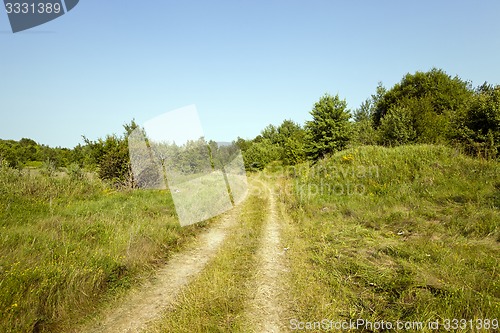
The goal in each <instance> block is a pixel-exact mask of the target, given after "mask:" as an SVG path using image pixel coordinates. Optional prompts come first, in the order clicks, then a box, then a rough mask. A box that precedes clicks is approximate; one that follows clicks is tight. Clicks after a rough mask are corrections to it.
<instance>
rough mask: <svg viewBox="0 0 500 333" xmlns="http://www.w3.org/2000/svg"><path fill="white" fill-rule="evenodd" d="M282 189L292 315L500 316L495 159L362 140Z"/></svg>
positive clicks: (284, 180)
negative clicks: (354, 147) (289, 259)
mask: <svg viewBox="0 0 500 333" xmlns="http://www.w3.org/2000/svg"><path fill="white" fill-rule="evenodd" d="M279 189H280V195H279V197H280V199H281V202H282V208H283V212H284V213H285V214H286V215H287V216H288V217H289V219H288V223H287V224H286V230H285V236H284V237H285V241H286V246H287V247H289V248H290V251H289V253H290V255H291V260H292V268H293V269H292V274H291V278H290V285H291V291H292V293H293V298H294V302H293V304H294V305H293V308H292V313H293V316H294V318H298V319H299V320H305V321H307V320H314V319H315V320H321V319H322V318H328V319H336V320H349V319H352V320H357V319H360V318H361V319H365V320H367V321H368V320H370V321H372V322H375V321H381V320H384V321H391V320H393V321H396V320H404V321H423V322H425V321H430V320H441V323H443V320H445V319H453V318H456V319H459V320H460V319H465V320H476V319H488V318H489V319H492V318H498V317H499V315H500V279H499V270H498V263H499V262H500V246H499V245H500V164H499V163H498V162H495V161H484V160H479V159H472V158H469V157H466V156H463V155H461V154H459V153H457V152H456V151H454V150H453V149H450V148H446V147H442V146H430V145H415V146H401V147H397V148H383V147H373V146H366V147H360V148H356V149H350V150H347V151H343V152H340V153H337V154H335V155H333V156H331V157H330V158H327V159H324V160H321V161H319V162H318V163H317V164H315V165H314V166H312V167H309V166H308V165H302V166H299V167H296V168H292V169H289V170H287V172H284V173H283V175H282V177H279ZM363 329H365V330H366V331H369V329H366V328H363Z"/></svg>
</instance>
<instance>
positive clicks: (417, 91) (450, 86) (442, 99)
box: [373, 68, 472, 127]
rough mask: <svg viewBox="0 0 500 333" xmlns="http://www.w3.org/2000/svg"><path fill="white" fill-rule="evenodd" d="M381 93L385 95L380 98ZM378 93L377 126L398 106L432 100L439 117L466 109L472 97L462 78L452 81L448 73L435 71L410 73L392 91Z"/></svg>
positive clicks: (375, 119) (375, 117)
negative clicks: (414, 101)
mask: <svg viewBox="0 0 500 333" xmlns="http://www.w3.org/2000/svg"><path fill="white" fill-rule="evenodd" d="M379 94H382V95H381V96H379ZM379 94H378V96H379V97H378V99H377V101H376V105H375V109H374V112H373V121H374V124H375V126H376V127H378V126H379V125H380V124H381V121H382V118H383V117H384V116H385V115H386V114H387V113H388V112H389V110H390V109H391V107H393V106H394V105H400V104H401V102H402V101H408V100H412V99H417V100H418V99H421V98H424V97H426V98H429V100H430V103H431V104H432V109H433V110H434V112H435V113H436V114H438V115H439V114H444V113H447V112H452V113H453V112H456V111H459V110H461V109H463V108H464V106H465V104H466V103H467V101H468V100H469V98H470V97H471V95H472V90H471V88H470V85H469V83H467V82H465V81H462V80H461V79H460V78H459V77H457V76H456V77H454V78H452V77H451V76H449V75H448V74H446V73H445V72H444V71H442V70H440V69H436V68H433V69H432V70H430V71H428V72H420V71H417V72H416V73H415V74H407V75H406V76H405V77H404V78H403V79H402V80H401V82H400V83H397V84H396V85H394V87H393V88H391V89H390V90H388V91H386V92H383V90H381V91H380V92H379Z"/></svg>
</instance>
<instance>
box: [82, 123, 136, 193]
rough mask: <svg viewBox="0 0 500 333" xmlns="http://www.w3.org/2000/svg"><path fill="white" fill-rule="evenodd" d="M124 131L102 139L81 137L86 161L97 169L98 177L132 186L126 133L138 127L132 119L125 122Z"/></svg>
mask: <svg viewBox="0 0 500 333" xmlns="http://www.w3.org/2000/svg"><path fill="white" fill-rule="evenodd" d="M123 127H124V129H125V133H124V135H123V136H121V137H119V136H117V135H107V136H106V138H104V139H101V138H100V139H98V140H97V141H92V140H89V139H87V138H86V137H83V139H84V141H85V144H86V146H85V151H86V153H87V154H88V157H87V158H88V159H87V163H88V164H89V165H90V166H93V167H95V168H96V169H97V173H98V175H99V178H101V179H102V180H108V181H111V182H112V183H114V184H116V185H124V186H128V187H132V186H133V177H132V173H131V167H130V158H129V151H128V140H127V137H128V135H129V134H130V133H131V132H132V131H133V130H134V129H135V128H137V127H138V125H137V124H136V123H135V121H134V120H132V121H131V123H130V124H125V125H124V126H123Z"/></svg>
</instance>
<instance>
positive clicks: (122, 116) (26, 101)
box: [0, 0, 500, 147]
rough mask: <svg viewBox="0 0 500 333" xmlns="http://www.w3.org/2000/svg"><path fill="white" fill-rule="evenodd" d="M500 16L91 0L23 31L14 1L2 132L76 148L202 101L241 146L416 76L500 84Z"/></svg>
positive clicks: (0, 56) (215, 128)
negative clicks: (333, 99)
mask: <svg viewBox="0 0 500 333" xmlns="http://www.w3.org/2000/svg"><path fill="white" fill-rule="evenodd" d="M499 17H500V1H498V0H487V1H461V0H460V1H457V0H453V1H436V0H432V1H427V0H425V1H411V2H410V1H401V0H397V1H396V0H395V1H385V0H379V1H347V0H344V1H340V0H339V1H334V0H329V1H327V0H323V1H320V0H309V1H306V0H302V1H294V0H255V1H249V0H231V1H210V0H204V1H201V0H200V1H190V0H175V1H170V0H163V1H160V0H156V1H130V0H119V1H118V0H116V1H103V0H80V3H79V4H78V6H76V7H75V8H74V9H73V10H72V11H70V12H69V13H67V14H66V15H64V16H62V17H60V18H58V19H56V20H54V21H51V22H49V23H47V24H45V25H42V26H39V27H36V28H34V29H31V30H29V31H26V32H20V33H17V34H12V32H11V30H10V26H9V23H8V18H7V14H6V13H5V11H3V9H2V10H0V50H1V52H0V138H2V139H14V140H19V139H21V138H22V137H29V138H32V139H34V140H35V141H37V142H39V143H44V144H48V145H50V146H62V147H73V146H75V145H76V144H78V143H81V142H82V139H81V135H85V136H87V137H88V138H90V139H97V138H99V137H104V136H105V135H106V134H111V133H117V134H121V133H122V132H123V129H122V125H123V124H124V123H126V122H129V121H130V120H131V119H133V118H135V119H136V121H137V122H138V123H141V124H142V123H144V122H146V121H147V120H149V119H151V118H153V117H155V116H158V115H160V114H162V113H164V112H168V111H171V110H174V109H177V108H180V107H183V106H186V105H190V104H196V106H197V109H198V112H199V115H200V118H201V122H202V125H203V128H204V131H205V136H206V138H207V139H213V140H216V141H231V140H233V139H235V138H236V137H237V136H240V137H243V138H253V137H255V136H256V135H257V134H258V133H259V132H260V131H261V130H262V129H263V128H264V127H265V126H266V125H268V124H270V123H272V124H275V125H279V124H280V123H281V122H282V121H283V120H284V119H292V120H294V121H296V122H298V123H303V122H304V121H305V120H307V119H309V117H310V115H309V111H310V110H311V108H312V106H313V104H314V103H315V102H316V101H317V100H318V99H319V98H320V97H321V96H322V95H323V94H324V93H330V94H337V93H338V94H339V96H340V97H341V98H345V99H346V101H347V103H348V105H349V107H350V108H351V109H355V108H357V107H358V106H359V105H360V104H361V102H362V101H363V100H365V99H366V98H368V97H369V96H370V95H371V94H372V93H374V91H375V88H376V85H377V82H379V81H382V82H383V84H384V85H385V86H386V87H391V86H392V85H393V84H395V83H396V82H398V81H400V80H401V78H402V76H403V75H404V74H406V73H408V72H410V73H413V72H415V71H416V70H424V71H425V70H429V69H431V68H432V67H438V68H441V69H443V70H445V71H446V72H447V73H448V74H450V75H452V76H454V75H458V76H460V77H461V78H462V79H466V80H470V81H472V84H473V85H474V86H476V85H479V84H481V83H483V82H484V81H488V82H490V83H493V84H498V83H500V19H499Z"/></svg>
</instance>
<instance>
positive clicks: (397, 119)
mask: <svg viewBox="0 0 500 333" xmlns="http://www.w3.org/2000/svg"><path fill="white" fill-rule="evenodd" d="M412 120H413V119H412V117H411V111H410V110H409V109H408V108H405V107H400V106H395V107H392V108H391V109H390V110H389V112H388V113H387V114H386V115H385V117H384V118H383V119H382V122H381V124H380V127H379V135H380V143H382V144H384V145H387V146H398V145H404V144H408V143H412V142H414V141H415V139H416V137H417V135H416V132H415V128H414V126H413V121H412Z"/></svg>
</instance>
